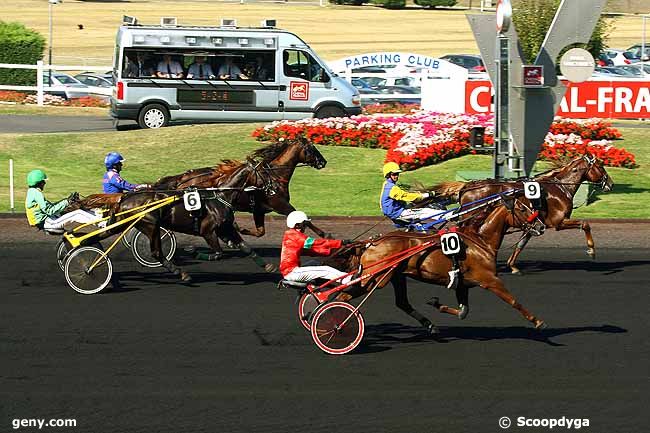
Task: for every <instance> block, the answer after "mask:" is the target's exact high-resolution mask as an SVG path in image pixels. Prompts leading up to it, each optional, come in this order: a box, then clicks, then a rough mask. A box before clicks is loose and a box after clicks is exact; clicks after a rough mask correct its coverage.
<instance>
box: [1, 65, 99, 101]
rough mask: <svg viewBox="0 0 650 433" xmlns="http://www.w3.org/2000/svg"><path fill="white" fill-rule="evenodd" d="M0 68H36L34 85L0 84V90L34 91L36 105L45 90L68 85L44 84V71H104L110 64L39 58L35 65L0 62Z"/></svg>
mask: <svg viewBox="0 0 650 433" xmlns="http://www.w3.org/2000/svg"><path fill="white" fill-rule="evenodd" d="M0 68H3V69H34V70H36V86H9V85H0V90H19V91H25V90H27V91H32V92H33V91H36V100H37V103H38V105H41V106H42V105H43V95H44V93H45V92H46V91H50V92H51V91H55V92H56V91H58V92H62V91H66V90H70V87H66V86H46V85H45V83H44V82H43V76H44V73H45V71H49V70H57V71H89V72H106V71H107V70H111V69H112V67H111V66H79V65H76V66H74V65H72V66H70V65H45V64H43V61H42V60H39V61H38V62H37V63H36V65H21V64H14V63H0Z"/></svg>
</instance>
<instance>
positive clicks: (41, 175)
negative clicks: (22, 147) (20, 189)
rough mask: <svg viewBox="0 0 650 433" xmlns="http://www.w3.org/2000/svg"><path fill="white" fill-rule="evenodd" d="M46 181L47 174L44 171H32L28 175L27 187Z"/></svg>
mask: <svg viewBox="0 0 650 433" xmlns="http://www.w3.org/2000/svg"><path fill="white" fill-rule="evenodd" d="M44 180H47V174H45V172H44V171H43V170H32V171H30V172H29V174H28V175H27V186H34V185H36V184H37V183H39V182H42V181H44Z"/></svg>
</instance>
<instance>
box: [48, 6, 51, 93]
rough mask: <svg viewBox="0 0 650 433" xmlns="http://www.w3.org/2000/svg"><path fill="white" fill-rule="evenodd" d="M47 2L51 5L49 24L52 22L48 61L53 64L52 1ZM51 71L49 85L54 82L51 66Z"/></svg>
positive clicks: (49, 64)
mask: <svg viewBox="0 0 650 433" xmlns="http://www.w3.org/2000/svg"><path fill="white" fill-rule="evenodd" d="M47 4H48V6H49V8H48V10H49V14H48V15H49V24H50V26H49V30H50V43H49V46H48V61H47V64H48V66H51V65H52V3H51V2H48V3H47ZM49 71H50V72H49V74H48V76H49V77H50V83H49V85H51V84H52V68H50V69H49Z"/></svg>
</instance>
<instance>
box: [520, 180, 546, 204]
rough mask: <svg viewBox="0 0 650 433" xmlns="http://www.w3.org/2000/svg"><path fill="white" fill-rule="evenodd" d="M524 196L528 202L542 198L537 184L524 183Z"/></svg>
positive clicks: (540, 189)
mask: <svg viewBox="0 0 650 433" xmlns="http://www.w3.org/2000/svg"><path fill="white" fill-rule="evenodd" d="M524 195H525V196H526V198H527V199H529V200H535V199H538V198H540V197H541V196H542V188H541V187H540V186H539V183H537V182H524Z"/></svg>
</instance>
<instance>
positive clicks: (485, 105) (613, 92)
mask: <svg viewBox="0 0 650 433" xmlns="http://www.w3.org/2000/svg"><path fill="white" fill-rule="evenodd" d="M565 84H567V83H565ZM568 84H569V88H568V89H567V91H566V94H565V95H564V99H563V100H562V103H561V104H560V109H559V111H558V113H557V115H558V116H561V117H568V118H573V119H580V118H590V117H599V118H606V119H649V118H650V82H648V81H641V80H639V81H586V82H584V83H577V84H576V83H568ZM491 95H492V84H491V83H490V82H489V81H471V80H470V81H467V82H466V84H465V112H466V113H469V114H476V113H489V112H492V111H493V108H494V107H492V104H491V102H490V101H491Z"/></svg>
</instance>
